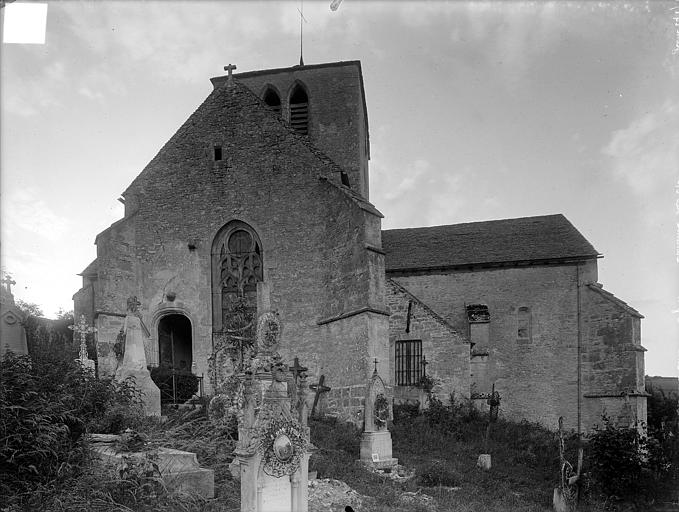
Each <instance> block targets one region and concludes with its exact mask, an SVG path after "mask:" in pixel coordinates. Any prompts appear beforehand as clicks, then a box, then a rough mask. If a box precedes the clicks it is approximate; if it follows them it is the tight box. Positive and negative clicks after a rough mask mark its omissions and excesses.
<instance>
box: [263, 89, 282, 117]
mask: <svg viewBox="0 0 679 512" xmlns="http://www.w3.org/2000/svg"><path fill="white" fill-rule="evenodd" d="M264 103H266V104H267V105H268V106H269V108H270V109H271V110H273V111H274V112H276V114H280V113H281V98H280V96H278V93H277V92H276V91H274V90H273V89H272V88H271V87H268V88H267V89H266V92H265V93H264Z"/></svg>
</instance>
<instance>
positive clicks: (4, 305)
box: [0, 275, 28, 357]
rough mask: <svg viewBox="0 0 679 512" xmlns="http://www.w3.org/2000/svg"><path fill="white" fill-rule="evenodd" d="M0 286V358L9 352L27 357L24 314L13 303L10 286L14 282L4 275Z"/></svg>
mask: <svg viewBox="0 0 679 512" xmlns="http://www.w3.org/2000/svg"><path fill="white" fill-rule="evenodd" d="M2 284H4V285H5V286H0V357H1V356H4V355H5V353H7V352H9V351H11V352H13V353H14V354H16V355H19V356H25V355H28V344H27V343H26V330H25V329H24V324H23V322H24V314H23V313H22V312H21V310H19V308H18V307H17V306H16V304H15V303H14V295H12V285H13V284H16V282H15V281H14V280H13V279H12V278H11V276H9V275H6V276H5V277H4V279H3V280H2Z"/></svg>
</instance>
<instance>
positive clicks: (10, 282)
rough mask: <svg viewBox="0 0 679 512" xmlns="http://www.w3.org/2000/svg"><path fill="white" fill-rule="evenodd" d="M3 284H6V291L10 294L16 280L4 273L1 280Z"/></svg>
mask: <svg viewBox="0 0 679 512" xmlns="http://www.w3.org/2000/svg"><path fill="white" fill-rule="evenodd" d="M2 282H3V283H4V284H6V285H7V293H9V294H10V295H11V294H12V285H13V284H17V282H16V281H15V280H14V279H12V276H9V275H6V276H5V278H4V279H3V280H2Z"/></svg>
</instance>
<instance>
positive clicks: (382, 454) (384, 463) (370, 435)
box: [361, 365, 398, 470]
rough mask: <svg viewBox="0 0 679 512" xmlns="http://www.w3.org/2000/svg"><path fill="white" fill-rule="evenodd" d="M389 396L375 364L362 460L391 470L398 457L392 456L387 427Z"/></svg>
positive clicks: (364, 430) (367, 409)
mask: <svg viewBox="0 0 679 512" xmlns="http://www.w3.org/2000/svg"><path fill="white" fill-rule="evenodd" d="M387 396H388V395H387V390H386V387H385V385H384V381H383V380H382V378H381V377H380V376H379V375H378V373H377V365H375V371H374V372H373V374H372V377H371V379H370V382H369V383H368V390H367V392H366V397H365V407H364V422H363V423H364V427H363V434H362V435H361V462H363V463H364V464H367V465H371V466H373V467H375V468H377V469H389V470H390V469H391V468H393V467H394V466H396V465H397V464H398V459H395V458H393V457H392V456H391V455H392V453H391V447H392V444H391V432H389V430H388V429H387V422H388V421H389V420H390V419H391V408H390V407H389V399H388V398H387Z"/></svg>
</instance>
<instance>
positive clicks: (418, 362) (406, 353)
mask: <svg viewBox="0 0 679 512" xmlns="http://www.w3.org/2000/svg"><path fill="white" fill-rule="evenodd" d="M422 375H424V365H423V364H422V340H406V341H397V342H396V385H397V386H416V385H418V384H419V383H420V379H421V378H422Z"/></svg>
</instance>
